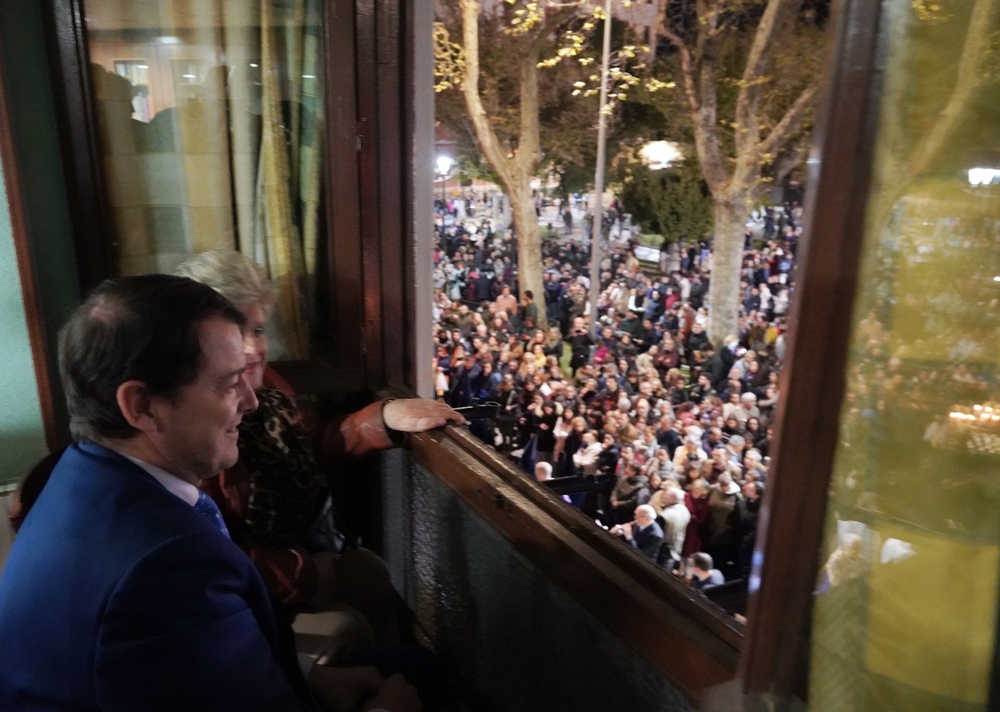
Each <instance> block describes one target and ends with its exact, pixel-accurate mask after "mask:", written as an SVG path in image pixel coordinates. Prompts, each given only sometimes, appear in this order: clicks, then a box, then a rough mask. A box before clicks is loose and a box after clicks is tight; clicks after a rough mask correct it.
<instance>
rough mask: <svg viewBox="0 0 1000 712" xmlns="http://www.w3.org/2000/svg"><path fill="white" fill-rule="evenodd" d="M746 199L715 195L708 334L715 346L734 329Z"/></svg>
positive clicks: (720, 343)
mask: <svg viewBox="0 0 1000 712" xmlns="http://www.w3.org/2000/svg"><path fill="white" fill-rule="evenodd" d="M746 206H747V201H746V200H744V199H742V196H740V198H737V199H732V198H730V197H726V198H722V197H717V198H716V199H715V210H714V214H715V241H714V243H713V250H712V282H711V286H710V288H709V297H710V298H711V305H710V308H709V318H708V336H709V338H710V339H711V340H712V345H713V346H715V348H716V350H718V349H719V348H721V347H722V345H723V343H725V338H726V337H727V336H730V335H735V334H736V333H737V325H738V321H739V314H740V302H741V301H742V300H741V299H740V273H741V271H742V269H741V268H742V266H743V239H744V233H745V232H746V218H747V214H748V211H747V207H746Z"/></svg>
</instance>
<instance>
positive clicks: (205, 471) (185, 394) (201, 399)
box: [149, 317, 257, 481]
mask: <svg viewBox="0 0 1000 712" xmlns="http://www.w3.org/2000/svg"><path fill="white" fill-rule="evenodd" d="M198 335H199V341H200V343H201V352H202V353H201V369H200V370H199V372H198V375H197V377H196V378H195V379H194V381H192V382H191V383H188V384H187V385H185V386H182V387H181V388H180V390H179V391H178V392H177V394H176V396H175V397H174V398H172V399H171V398H167V397H165V396H158V397H156V398H154V408H155V414H156V419H157V425H158V427H157V429H156V431H155V432H153V433H151V434H150V436H149V437H150V440H151V441H152V443H153V445H154V447H156V448H157V450H159V452H160V454H161V455H162V457H163V461H164V462H165V463H166V464H167V466H168V467H167V468H166V469H168V471H169V472H171V474H174V475H177V476H178V477H182V478H183V479H186V480H189V481H196V480H198V479H204V478H206V477H213V476H215V475H217V474H219V472H220V471H222V470H225V469H227V468H230V467H232V466H233V465H235V464H236V460H237V459H238V458H239V450H238V448H237V440H238V439H239V433H238V432H237V426H238V425H239V424H240V421H241V420H242V419H243V414H244V413H247V412H250V411H252V410H254V409H256V407H257V398H256V396H255V395H254V393H253V389H252V388H251V386H250V383H249V382H248V381H247V377H246V373H245V369H246V355H245V354H244V352H243V336H242V334H241V333H240V328H239V327H238V326H237V325H236V324H234V323H232V322H230V321H227V320H225V319H222V318H219V317H213V318H210V319H206V320H204V321H202V322H201V323H200V324H199V327H198Z"/></svg>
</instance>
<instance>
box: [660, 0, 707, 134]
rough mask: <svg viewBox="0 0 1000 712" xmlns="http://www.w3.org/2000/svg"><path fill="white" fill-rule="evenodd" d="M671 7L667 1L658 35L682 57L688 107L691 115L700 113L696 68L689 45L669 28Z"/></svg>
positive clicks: (682, 71)
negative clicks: (668, 15)
mask: <svg viewBox="0 0 1000 712" xmlns="http://www.w3.org/2000/svg"><path fill="white" fill-rule="evenodd" d="M669 7H670V0H666V2H664V3H663V9H662V11H661V14H660V22H659V27H658V28H657V31H656V33H657V34H658V35H663V36H664V37H666V38H667V39H668V40H670V43H671V44H672V45H673V46H674V47H676V48H677V51H678V53H679V54H680V56H681V80H682V82H683V84H684V94H685V95H686V96H687V100H688V106H689V107H690V108H691V113H692V115H693V114H696V113H698V109H699V108H700V107H701V102H699V101H698V90H697V89H695V82H694V67H693V66H692V62H691V50H689V49H688V46H687V43H686V42H685V41H684V40H682V39H681V37H680V35H678V34H677V33H676V32H674V31H673V30H671V29H670V28H669V27H668V26H667V10H668V8H669Z"/></svg>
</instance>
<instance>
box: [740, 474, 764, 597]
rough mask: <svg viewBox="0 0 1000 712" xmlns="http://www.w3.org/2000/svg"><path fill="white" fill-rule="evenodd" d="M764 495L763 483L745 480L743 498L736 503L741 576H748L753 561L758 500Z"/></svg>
mask: <svg viewBox="0 0 1000 712" xmlns="http://www.w3.org/2000/svg"><path fill="white" fill-rule="evenodd" d="M763 496H764V485H763V484H761V483H760V482H747V483H746V484H745V485H743V498H742V499H741V500H740V501H739V502H738V503H737V505H736V507H737V512H738V514H739V530H738V534H737V536H738V540H739V541H738V551H737V561H736V563H737V569H738V574H739V575H740V577H742V578H744V579H745V578H748V577H749V576H750V566H751V563H752V561H753V547H754V544H755V543H756V542H757V521H758V519H759V517H760V500H761V497H763Z"/></svg>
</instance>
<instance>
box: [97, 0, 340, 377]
mask: <svg viewBox="0 0 1000 712" xmlns="http://www.w3.org/2000/svg"><path fill="white" fill-rule="evenodd" d="M87 13H88V42H89V47H90V50H91V57H92V59H93V64H92V68H91V69H92V75H93V77H94V88H95V99H96V106H97V109H98V122H99V128H100V135H101V143H102V154H103V162H104V170H105V174H106V176H107V194H108V196H109V202H110V204H111V210H112V215H113V219H114V230H115V240H114V242H115V247H116V250H117V255H118V268H119V271H120V272H121V273H122V274H136V273H142V272H150V271H169V270H171V269H172V268H173V267H174V266H175V265H176V264H177V263H179V262H180V261H182V260H183V259H185V258H186V257H187V256H189V255H190V254H192V253H196V252H201V251H204V250H209V249H216V248H226V247H228V248H236V249H239V250H240V251H242V252H243V253H244V254H247V255H250V256H252V257H253V258H254V259H255V260H257V261H258V262H259V263H260V264H262V265H264V266H265V267H266V268H267V271H268V274H269V275H270V277H271V279H272V280H273V281H274V283H275V284H276V286H277V287H278V294H279V296H278V302H277V304H276V308H275V314H274V326H275V327H276V328H275V330H274V352H275V357H278V358H291V359H301V358H307V357H308V356H309V341H310V338H309V337H310V327H309V325H310V323H311V321H312V316H313V312H314V309H313V305H314V303H315V299H316V294H315V283H316V270H317V262H318V261H317V241H318V224H319V212H318V208H319V199H320V194H321V193H320V180H321V170H320V168H321V166H320V162H321V160H322V143H321V141H322V134H323V129H322V126H323V97H322V91H321V87H322V86H323V77H322V67H323V62H322V55H321V52H322V46H321V38H322V34H321V8H320V5H319V2H318V0H169V1H168V0H157V1H156V2H148V3H134V2H131V0H89V1H88V3H87ZM140 110H141V111H140Z"/></svg>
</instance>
